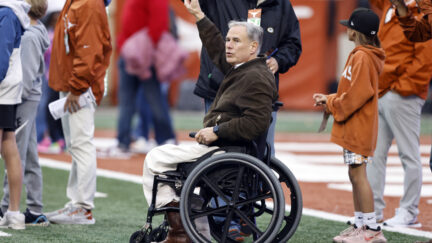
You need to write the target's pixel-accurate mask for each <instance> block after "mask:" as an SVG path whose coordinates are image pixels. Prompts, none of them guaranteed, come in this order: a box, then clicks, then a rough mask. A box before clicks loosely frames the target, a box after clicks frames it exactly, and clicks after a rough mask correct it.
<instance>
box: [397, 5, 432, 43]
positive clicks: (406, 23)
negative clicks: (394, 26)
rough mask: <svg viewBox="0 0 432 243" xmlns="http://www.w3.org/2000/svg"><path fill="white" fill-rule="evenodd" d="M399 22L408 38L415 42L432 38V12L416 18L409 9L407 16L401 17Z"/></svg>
mask: <svg viewBox="0 0 432 243" xmlns="http://www.w3.org/2000/svg"><path fill="white" fill-rule="evenodd" d="M398 18H399V24H400V26H401V27H402V28H403V30H404V35H405V36H406V38H407V39H408V40H410V41H413V42H423V41H427V40H429V39H431V38H432V33H431V31H432V30H431V28H432V14H429V15H425V16H424V17H423V18H421V19H420V20H416V19H415V18H414V16H413V14H412V12H411V11H410V10H409V11H408V14H407V16H405V17H399V16H398Z"/></svg>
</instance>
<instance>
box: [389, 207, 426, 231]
mask: <svg viewBox="0 0 432 243" xmlns="http://www.w3.org/2000/svg"><path fill="white" fill-rule="evenodd" d="M395 211H396V213H395V216H394V217H393V218H391V219H388V220H386V221H384V225H385V226H390V227H411V228H420V227H421V226H422V225H421V223H419V222H418V221H417V216H416V215H412V214H411V213H410V212H408V210H406V209H405V208H397V209H396V210H395Z"/></svg>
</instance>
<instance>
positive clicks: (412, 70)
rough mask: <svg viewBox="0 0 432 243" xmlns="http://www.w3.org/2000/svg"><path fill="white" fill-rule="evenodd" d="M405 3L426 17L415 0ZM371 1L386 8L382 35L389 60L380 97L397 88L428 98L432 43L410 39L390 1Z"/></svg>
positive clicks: (382, 78)
mask: <svg viewBox="0 0 432 243" xmlns="http://www.w3.org/2000/svg"><path fill="white" fill-rule="evenodd" d="M423 1H424V0H423ZM405 2H406V4H407V6H408V9H409V10H410V11H412V12H413V13H414V16H415V17H418V18H421V17H422V16H423V14H421V13H419V12H418V11H417V5H416V1H415V0H406V1H405ZM370 3H371V4H373V5H375V6H376V7H378V8H379V9H380V10H381V11H382V16H381V22H380V27H379V31H378V37H379V38H380V41H381V46H382V48H383V49H384V51H385V53H386V59H385V63H384V69H383V71H382V73H381V76H380V81H379V94H380V97H381V96H383V95H384V94H385V93H386V92H388V91H389V90H394V91H395V92H397V93H398V94H400V95H402V96H410V95H417V96H418V97H420V98H422V99H426V96H427V93H428V89H429V81H430V79H431V77H432V58H431V56H432V42H431V41H428V42H424V43H414V42H411V41H409V40H408V39H407V38H406V37H405V35H404V34H403V29H402V27H401V26H400V25H399V20H398V18H397V17H396V14H395V8H394V7H393V6H392V4H391V3H390V1H389V0H370Z"/></svg>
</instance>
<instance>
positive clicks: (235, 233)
mask: <svg viewBox="0 0 432 243" xmlns="http://www.w3.org/2000/svg"><path fill="white" fill-rule="evenodd" d="M228 237H229V238H231V239H233V240H235V241H237V242H243V241H244V237H243V236H241V235H240V230H238V229H237V228H231V229H229V230H228Z"/></svg>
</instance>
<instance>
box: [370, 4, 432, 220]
mask: <svg viewBox="0 0 432 243" xmlns="http://www.w3.org/2000/svg"><path fill="white" fill-rule="evenodd" d="M370 3H371V4H372V5H374V6H375V7H377V8H379V9H380V10H381V11H382V17H381V22H380V29H379V32H378V36H379V38H380V40H381V44H382V47H383V49H384V50H385V52H386V59H385V63H384V69H383V72H382V73H381V76H380V80H379V96H380V99H379V129H378V141H377V147H376V150H375V155H374V157H373V163H372V164H370V165H368V166H367V167H368V168H367V175H368V179H369V182H370V184H371V187H372V190H373V192H374V201H375V212H376V214H377V219H378V221H382V220H383V219H384V215H383V210H384V208H385V206H386V205H385V201H384V187H385V176H386V164H387V155H388V151H389V149H390V146H391V144H392V141H393V139H395V140H396V144H397V147H398V152H399V157H400V159H401V161H402V165H403V168H404V193H403V196H402V198H401V200H400V205H399V208H397V209H396V212H395V215H394V217H392V218H390V219H388V220H386V221H385V222H384V225H387V226H394V227H396V226H402V227H420V226H421V224H420V223H419V222H418V221H417V215H418V214H419V209H418V205H419V201H420V194H421V187H422V164H421V160H420V120H421V110H422V107H423V104H424V102H425V99H426V97H427V93H428V89H429V81H430V79H431V77H432V59H431V58H430V57H431V56H432V42H431V41H428V42H423V43H414V42H411V41H410V40H408V39H407V38H406V37H405V36H404V35H403V31H404V30H403V29H402V27H401V26H400V19H398V18H397V17H396V16H397V15H396V13H395V7H394V6H393V5H392V3H391V2H390V1H388V0H370ZM404 5H405V6H406V7H407V9H408V10H409V12H411V13H412V16H413V17H415V18H418V19H421V18H422V17H423V14H422V13H419V12H418V11H417V7H418V6H417V4H416V1H414V0H405V2H404Z"/></svg>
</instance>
